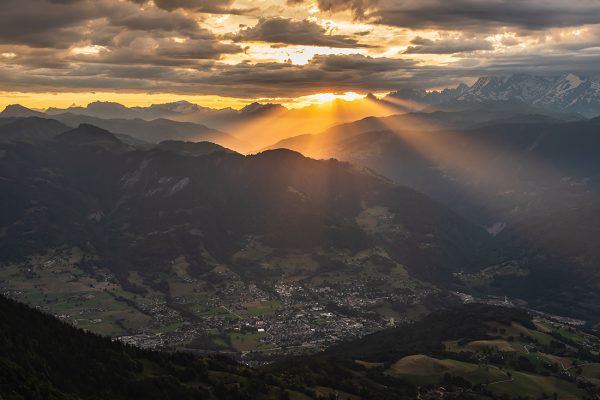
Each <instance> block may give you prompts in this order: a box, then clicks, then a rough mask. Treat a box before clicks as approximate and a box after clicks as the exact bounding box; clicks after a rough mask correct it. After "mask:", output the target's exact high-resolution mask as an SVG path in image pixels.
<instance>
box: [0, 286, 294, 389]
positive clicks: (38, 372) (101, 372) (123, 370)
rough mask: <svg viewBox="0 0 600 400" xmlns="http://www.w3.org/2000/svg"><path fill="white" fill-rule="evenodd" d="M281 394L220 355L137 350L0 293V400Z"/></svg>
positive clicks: (261, 378) (253, 372)
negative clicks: (216, 357)
mask: <svg viewBox="0 0 600 400" xmlns="http://www.w3.org/2000/svg"><path fill="white" fill-rule="evenodd" d="M281 393H284V391H283V390H282V389H278V388H276V387H274V386H273V385H272V384H267V382H266V378H265V376H259V374H258V373H257V372H255V371H252V370H249V369H247V368H244V367H242V366H240V365H237V364H235V363H234V362H232V361H228V360H226V359H224V358H221V359H215V358H198V357H195V356H193V355H191V354H184V353H175V354H169V353H158V352H151V351H145V350H140V349H137V348H134V347H130V346H126V345H124V344H121V343H119V342H115V341H112V340H111V339H109V338H105V337H100V336H97V335H94V334H91V333H86V332H83V331H81V330H77V329H75V328H73V327H71V326H70V325H67V324H65V323H62V322H60V321H58V320H56V319H54V318H52V317H50V316H48V315H45V314H42V313H41V312H39V311H35V310H32V309H30V308H29V307H27V306H25V305H23V304H19V303H16V302H14V301H11V300H7V299H6V298H4V297H1V296H0V397H1V398H3V399H5V400H21V399H22V400H59V399H61V400H62V399H65V400H66V399H90V400H91V399H106V400H108V399H111V400H113V399H114V400H117V399H122V400H133V399H140V400H142V399H143V400H147V399H161V400H163V399H174V400H175V399H177V400H179V399H182V400H184V399H190V400H191V399H248V400H249V399H259V398H277V396H278V395H280V394H281Z"/></svg>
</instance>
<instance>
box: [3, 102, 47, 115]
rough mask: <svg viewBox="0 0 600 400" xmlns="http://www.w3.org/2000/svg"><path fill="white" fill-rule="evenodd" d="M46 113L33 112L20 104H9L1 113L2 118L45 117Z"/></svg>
mask: <svg viewBox="0 0 600 400" xmlns="http://www.w3.org/2000/svg"><path fill="white" fill-rule="evenodd" d="M45 116H46V115H45V114H44V113H41V112H39V111H35V110H32V109H30V108H27V107H25V106H22V105H20V104H9V105H7V106H6V107H5V108H4V111H2V112H0V117H45Z"/></svg>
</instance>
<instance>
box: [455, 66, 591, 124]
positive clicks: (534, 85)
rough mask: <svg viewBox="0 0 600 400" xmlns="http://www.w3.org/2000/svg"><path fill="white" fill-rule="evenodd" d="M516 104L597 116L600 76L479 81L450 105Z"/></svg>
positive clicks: (499, 77)
mask: <svg viewBox="0 0 600 400" xmlns="http://www.w3.org/2000/svg"><path fill="white" fill-rule="evenodd" d="M507 100H519V101H522V102H524V103H526V104H528V105H531V106H534V107H537V108H541V109H548V110H552V111H559V112H570V113H571V112H572V113H580V114H582V115H585V116H587V117H595V116H598V115H600V75H598V76H589V77H583V76H577V75H575V74H571V73H567V74H563V75H559V76H536V75H528V74H514V75H509V76H491V77H482V78H479V79H478V80H477V81H476V82H475V83H474V84H473V85H472V86H471V87H470V88H469V89H467V90H466V91H465V92H463V93H462V94H461V95H459V96H458V97H456V98H455V99H454V100H453V101H458V102H466V103H481V102H489V101H507Z"/></svg>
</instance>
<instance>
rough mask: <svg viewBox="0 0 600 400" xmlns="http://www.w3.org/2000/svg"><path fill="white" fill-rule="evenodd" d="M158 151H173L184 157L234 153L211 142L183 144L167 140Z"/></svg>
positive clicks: (161, 143) (159, 146)
mask: <svg viewBox="0 0 600 400" xmlns="http://www.w3.org/2000/svg"><path fill="white" fill-rule="evenodd" d="M156 148H157V149H160V150H165V151H172V152H174V153H178V154H181V155H184V156H205V155H209V154H212V153H215V152H219V151H222V152H225V153H234V152H233V151H231V150H229V149H228V148H226V147H223V146H219V145H218V144H215V143H211V142H182V141H177V140H165V141H163V142H160V143H159V144H158V146H156Z"/></svg>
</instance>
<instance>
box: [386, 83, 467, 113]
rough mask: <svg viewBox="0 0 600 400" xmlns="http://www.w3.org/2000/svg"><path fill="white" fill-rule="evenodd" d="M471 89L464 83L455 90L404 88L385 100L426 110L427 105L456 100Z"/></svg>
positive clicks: (387, 96)
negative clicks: (404, 103) (404, 102)
mask: <svg viewBox="0 0 600 400" xmlns="http://www.w3.org/2000/svg"><path fill="white" fill-rule="evenodd" d="M468 89H469V86H467V85H466V84H464V83H461V84H459V85H458V86H457V87H455V88H447V89H443V90H439V91H438V90H430V91H427V90H424V89H411V88H404V89H400V90H397V91H394V92H390V93H388V94H387V95H386V96H385V97H384V100H386V101H390V102H396V103H397V101H398V100H401V101H406V102H409V104H410V103H412V104H414V106H415V108H417V109H419V108H424V107H425V106H427V105H435V104H440V103H444V102H446V101H450V100H454V99H455V98H457V97H458V96H460V95H461V94H463V93H464V92H465V91H467V90H468Z"/></svg>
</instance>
